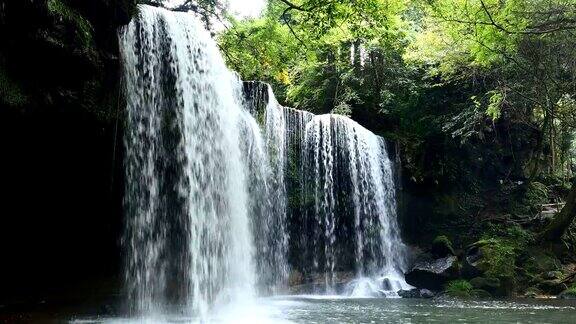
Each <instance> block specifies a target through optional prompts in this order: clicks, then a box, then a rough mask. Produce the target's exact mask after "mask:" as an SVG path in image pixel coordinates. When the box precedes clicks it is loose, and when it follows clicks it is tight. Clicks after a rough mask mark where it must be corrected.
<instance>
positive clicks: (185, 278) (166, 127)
mask: <svg viewBox="0 0 576 324" xmlns="http://www.w3.org/2000/svg"><path fill="white" fill-rule="evenodd" d="M139 11H140V13H139V16H138V19H135V20H134V21H132V22H131V23H130V24H129V25H128V26H127V27H126V28H124V29H123V30H121V32H120V37H119V38H120V48H121V54H122V59H123V66H124V83H125V88H126V101H127V124H126V136H125V145H126V149H127V153H126V170H127V171H126V183H127V185H126V198H125V204H126V213H127V215H126V216H127V225H126V233H125V235H124V243H125V246H126V248H127V265H126V282H127V289H128V293H129V295H130V298H131V300H132V301H134V305H133V307H134V310H135V311H136V312H140V313H150V312H154V311H162V310H163V308H165V307H167V306H169V305H174V304H183V305H185V306H187V307H186V309H189V310H190V311H191V312H192V313H193V314H195V315H199V316H205V314H206V313H207V312H208V310H209V309H210V307H211V306H212V305H213V304H214V303H219V302H222V303H225V302H227V301H229V300H234V299H238V298H243V299H245V298H250V297H251V296H252V295H254V293H255V292H254V286H255V280H256V279H255V270H254V264H253V255H254V252H255V251H254V244H253V237H252V231H251V228H250V226H251V222H250V220H249V218H248V215H249V209H250V208H252V207H253V205H252V204H251V203H250V201H249V188H252V189H254V187H253V186H252V185H251V184H250V183H249V181H248V179H249V178H251V174H250V171H251V170H250V169H251V168H250V161H249V160H250V159H251V158H260V159H261V160H264V161H265V159H262V155H263V154H264V153H262V152H264V148H262V147H261V145H262V140H261V139H260V138H259V136H260V131H259V129H258V127H257V124H256V123H255V122H254V120H253V118H252V117H251V115H250V114H249V113H248V112H247V111H246V110H245V109H243V108H242V91H241V85H242V84H241V82H240V81H239V80H238V79H237V78H236V77H235V76H234V75H233V74H232V73H231V72H229V71H228V70H227V69H226V67H225V64H224V62H223V60H222V58H221V56H220V53H219V52H218V49H217V47H216V45H215V43H214V42H213V40H211V38H210V36H209V34H208V33H207V32H206V31H204V30H203V28H202V27H201V26H200V24H199V23H198V22H197V21H196V20H195V18H193V17H192V16H191V15H189V14H185V13H171V12H169V11H166V10H163V9H156V8H152V7H147V6H140V7H139ZM248 146H249V147H250V148H251V149H252V150H254V152H255V153H254V154H252V155H248V154H245V152H243V151H242V150H241V147H244V148H246V147H248ZM252 164H254V163H252ZM262 167H263V168H266V164H264V165H262ZM254 185H255V186H258V185H262V184H260V183H256V184H254ZM254 190H256V189H254Z"/></svg>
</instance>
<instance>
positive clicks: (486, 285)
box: [470, 277, 500, 291]
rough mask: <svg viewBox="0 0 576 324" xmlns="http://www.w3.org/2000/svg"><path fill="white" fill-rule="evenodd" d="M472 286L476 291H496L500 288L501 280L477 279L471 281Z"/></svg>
mask: <svg viewBox="0 0 576 324" xmlns="http://www.w3.org/2000/svg"><path fill="white" fill-rule="evenodd" d="M470 284H471V285H472V286H473V287H474V288H476V289H484V290H488V291H490V290H496V289H498V288H500V279H498V278H485V277H476V278H473V279H472V280H470Z"/></svg>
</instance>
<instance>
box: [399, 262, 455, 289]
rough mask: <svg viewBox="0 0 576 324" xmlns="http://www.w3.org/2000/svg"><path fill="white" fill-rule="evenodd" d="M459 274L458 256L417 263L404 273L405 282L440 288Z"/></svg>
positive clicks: (419, 286)
mask: <svg viewBox="0 0 576 324" xmlns="http://www.w3.org/2000/svg"><path fill="white" fill-rule="evenodd" d="M458 275H459V267H458V258H457V257H455V256H449V257H446V258H441V259H436V260H432V261H423V262H419V263H417V264H416V265H415V266H414V267H413V268H412V270H410V271H409V272H407V273H406V275H405V276H406V282H407V283H408V284H410V285H412V286H415V287H418V288H426V289H430V290H441V289H442V287H443V286H444V284H445V283H446V282H447V281H449V280H451V279H454V278H457V277H458Z"/></svg>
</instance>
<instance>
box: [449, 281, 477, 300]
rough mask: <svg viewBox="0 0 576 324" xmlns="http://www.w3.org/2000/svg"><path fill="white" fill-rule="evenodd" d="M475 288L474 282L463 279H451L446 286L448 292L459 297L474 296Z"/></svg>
mask: <svg viewBox="0 0 576 324" xmlns="http://www.w3.org/2000/svg"><path fill="white" fill-rule="evenodd" d="M473 290H474V287H473V286H472V284H470V283H469V282H468V281H466V280H463V279H460V280H453V281H450V282H448V284H447V285H446V288H445V291H446V294H448V295H449V296H452V297H458V298H470V297H473Z"/></svg>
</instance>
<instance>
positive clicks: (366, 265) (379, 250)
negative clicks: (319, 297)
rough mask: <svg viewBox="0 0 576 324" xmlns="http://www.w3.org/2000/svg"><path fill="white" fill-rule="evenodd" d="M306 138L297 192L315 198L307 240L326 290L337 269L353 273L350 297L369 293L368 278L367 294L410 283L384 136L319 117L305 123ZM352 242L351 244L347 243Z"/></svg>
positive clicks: (333, 118)
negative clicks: (301, 182) (405, 276)
mask: <svg viewBox="0 0 576 324" xmlns="http://www.w3.org/2000/svg"><path fill="white" fill-rule="evenodd" d="M304 143H305V147H304V153H303V156H304V162H303V164H304V166H305V167H304V170H306V172H305V173H304V177H305V181H304V185H303V190H302V192H303V195H304V196H305V197H309V198H308V199H312V203H311V207H310V208H308V209H307V213H306V217H307V218H309V219H310V221H309V223H310V224H311V228H312V229H313V230H311V231H309V233H310V235H309V243H308V245H309V246H313V247H314V249H315V250H314V256H313V257H314V264H313V267H314V268H316V269H317V271H321V272H324V273H325V281H326V286H327V287H328V289H331V288H332V289H333V287H334V284H335V271H336V270H340V271H342V270H344V269H354V271H355V272H356V276H357V277H358V279H357V280H355V281H353V282H352V285H351V286H350V287H349V288H348V290H349V292H348V293H349V294H351V295H366V294H367V292H366V291H365V290H366V289H367V286H366V278H376V279H377V280H378V281H379V282H377V283H373V284H372V285H373V286H375V287H377V289H372V290H373V291H372V292H369V293H371V294H372V293H379V292H382V293H384V294H387V295H391V294H395V293H396V291H398V290H400V289H405V288H408V287H409V286H408V285H407V284H406V283H405V281H404V279H403V272H404V271H405V270H406V269H405V266H406V265H405V262H406V261H405V254H406V253H405V247H404V245H403V244H402V241H401V239H400V235H399V229H398V224H397V220H396V197H395V186H394V177H393V174H392V163H391V161H390V159H389V158H388V154H387V151H386V147H385V145H386V144H385V142H384V140H383V139H382V138H380V137H378V136H376V135H374V134H373V133H371V132H370V131H368V130H367V129H365V128H363V127H362V126H360V125H359V124H357V123H356V122H354V121H352V120H350V119H349V118H347V117H343V116H338V115H321V116H315V117H314V118H313V119H312V120H311V121H310V122H309V123H308V124H307V125H306V129H305V138H304ZM352 242H353V245H354V246H355V249H349V248H347V247H348V246H349V245H350V244H351V243H352ZM319 257H321V259H319Z"/></svg>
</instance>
